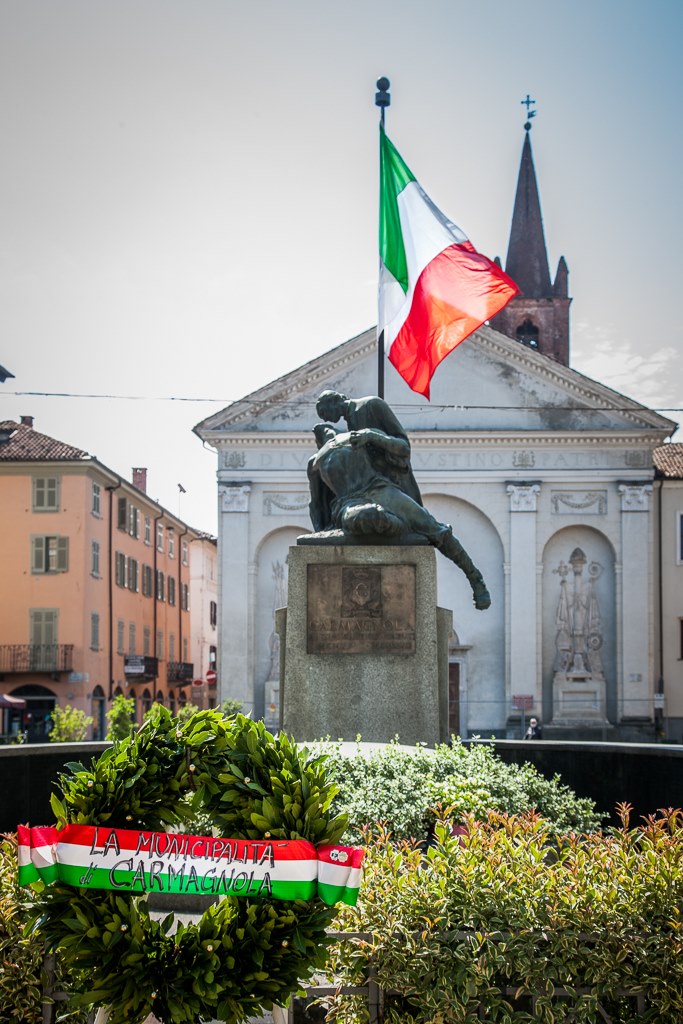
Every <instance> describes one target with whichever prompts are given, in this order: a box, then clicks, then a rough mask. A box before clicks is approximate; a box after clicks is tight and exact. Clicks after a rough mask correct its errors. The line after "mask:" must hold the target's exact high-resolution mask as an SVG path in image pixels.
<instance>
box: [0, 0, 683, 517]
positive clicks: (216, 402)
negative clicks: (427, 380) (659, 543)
mask: <svg viewBox="0 0 683 1024" xmlns="http://www.w3.org/2000/svg"><path fill="white" fill-rule="evenodd" d="M682 38H683V3H681V2H680V0H650V2H648V3H647V4H646V3H644V2H642V0H573V2H572V3H571V4H560V3H558V2H552V0H545V2H529V0H514V2H510V0H489V2H487V3H478V4H473V3H471V0H421V3H420V4H415V3H408V2H406V0H393V2H392V3H391V4H380V3H372V2H371V0H345V2H344V3H343V4H342V3H332V2H328V0H315V2H313V0H290V2H289V3H283V2H282V0H259V2H258V3H245V2H240V3H238V2H236V0H191V2H190V0H40V2H39V0H0V140H1V143H2V154H3V155H2V159H1V160H0V364H2V365H3V366H5V367H6V368H7V369H9V370H10V371H11V372H12V373H13V374H14V375H15V378H14V379H13V380H12V379H9V380H7V381H6V382H5V384H0V419H17V418H19V416H21V415H33V416H34V420H35V422H34V425H35V429H37V430H39V431H41V432H43V433H46V434H49V435H51V436H52V437H56V438H58V439H60V440H62V441H66V442H68V443H70V444H72V445H75V446H77V447H79V448H83V449H85V450H87V451H89V452H90V453H91V454H93V455H95V456H96V457H97V458H98V459H99V460H100V461H101V462H103V463H104V464H105V465H107V466H108V467H109V468H111V469H113V470H115V471H117V472H120V473H121V474H122V475H124V476H128V478H129V479H130V471H131V468H132V467H133V466H145V467H147V469H148V492H149V493H150V495H151V496H152V497H153V498H155V499H157V500H158V501H160V502H161V503H162V504H163V505H164V506H165V507H166V508H168V509H169V510H170V511H172V512H174V513H176V514H180V515H181V516H182V518H183V519H185V520H186V521H187V522H189V523H190V525H192V526H194V527H196V528H198V529H202V530H207V531H209V532H215V531H216V482H215V474H216V456H215V453H214V452H213V450H212V449H209V448H205V447H204V446H203V445H202V442H201V441H200V440H199V438H198V437H197V436H196V435H195V434H194V433H192V427H193V426H194V425H195V424H197V423H198V422H199V421H200V420H202V419H204V418H205V417H207V416H209V415H211V414H213V413H215V412H217V411H219V410H220V409H221V408H223V407H224V406H225V405H227V404H228V403H229V402H230V401H233V400H235V399H238V398H240V397H242V396H243V395H245V394H247V393H249V392H251V391H253V390H255V389H256V388H259V387H261V386H263V385H265V384H267V383H268V382H269V381H271V380H273V379H275V378H277V377H279V376H281V375H282V374H285V373H287V372H288V371H290V370H293V369H295V368H296V367H297V366H299V365H301V364H302V363H304V362H306V361H307V360H309V359H313V358H316V357H317V356H319V355H321V354H322V353H324V352H326V351H328V350H329V349H332V348H334V347H335V346H336V345H338V344H341V343H342V342H343V341H345V340H346V339H347V338H350V337H352V336H354V335H356V334H358V333H360V332H361V331H364V330H366V329H367V328H369V327H371V326H373V325H374V324H375V323H376V318H377V312H376V293H377V260H378V256H377V198H378V166H377V165H378V150H377V123H378V111H377V108H376V107H375V105H374V96H375V91H376V87H375V83H376V80H377V78H378V77H380V76H382V75H385V76H387V77H388V78H389V79H390V81H391V95H392V104H391V107H390V108H389V110H388V111H387V121H386V124H387V132H388V134H389V136H390V137H391V139H392V141H393V142H394V144H395V145H396V146H397V148H398V149H399V151H400V152H401V154H402V156H403V157H404V159H405V160H406V162H407V163H408V165H409V166H410V168H411V169H412V171H413V172H414V173H415V174H416V176H417V178H418V180H419V181H420V183H421V184H422V186H423V187H424V188H425V189H426V191H427V192H428V193H429V194H430V196H431V197H432V199H433V200H434V201H435V203H436V204H437V205H438V206H439V207H440V208H441V209H442V210H443V211H444V212H445V213H446V214H447V215H448V216H449V217H450V218H451V219H452V220H454V221H455V222H456V223H457V224H459V225H460V226H461V227H462V228H463V229H464V231H465V232H466V233H467V235H468V236H469V237H470V239H471V240H472V242H473V244H474V245H475V247H476V248H477V249H479V250H480V251H481V252H483V253H485V254H487V255H488V256H490V257H494V256H496V255H500V256H501V257H502V258H503V260H504V258H505V254H506V251H507V242H508V235H509V228H510V218H511V214H512V204H513V200H514V191H515V185H516V180H517V172H518V169H519V160H520V156H521V148H522V143H523V137H524V130H523V124H524V121H525V107H524V106H523V105H522V104H521V100H522V99H523V98H524V97H526V96H527V95H530V96H531V97H532V98H533V99H534V100H535V101H536V110H537V115H536V117H535V119H534V121H533V129H532V145H533V152H534V161H535V165H536V172H537V176H538V181H539V189H540V194H541V205H542V210H543V218H544V225H545V232H546V242H547V246H548V253H549V259H550V268H551V274H552V275H553V276H554V273H555V269H556V267H557V261H558V259H559V257H560V256H562V255H564V256H565V258H566V260H567V263H568V265H569V272H570V278H569V287H570V294H571V295H572V296H573V304H572V309H571V318H572V319H571V324H572V328H571V365H572V366H573V367H574V368H575V369H577V370H580V371H581V372H582V373H586V374H588V375H589V376H591V377H593V378H594V379H596V380H599V381H601V382H602V383H604V384H607V385H609V386H610V387H613V388H615V389H616V390H618V391H620V392H622V393H624V394H626V395H628V396H629V397H631V398H633V399H636V400H637V401H640V402H642V403H643V404H645V405H648V406H650V407H651V408H658V409H672V408H673V409H681V407H683V373H682V372H681V364H682V362H683V316H681V312H680V295H681V284H680V276H681V275H680V250H681V236H682V231H681V229H682V227H683V199H682V195H683V188H682V186H681V180H682V173H681V172H682V167H683V119H682V118H681V113H680V112H681V107H682V106H683V64H682V63H681V60H680V41H681V39H682ZM85 395H94V396H112V397H72V396H85ZM665 415H667V416H669V418H671V419H675V420H677V421H681V422H683V413H681V412H677V413H674V412H667V413H665ZM675 439H678V437H677V436H676V437H675ZM680 439H681V440H683V436H682V437H681V438H680ZM178 484H182V486H183V488H184V493H183V492H181V491H180V489H179V487H178Z"/></svg>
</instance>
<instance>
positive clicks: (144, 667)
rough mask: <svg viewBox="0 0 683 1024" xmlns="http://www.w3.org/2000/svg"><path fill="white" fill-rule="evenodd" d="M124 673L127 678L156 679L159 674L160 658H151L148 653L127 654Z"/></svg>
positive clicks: (124, 660)
mask: <svg viewBox="0 0 683 1024" xmlns="http://www.w3.org/2000/svg"><path fill="white" fill-rule="evenodd" d="M123 674H124V675H125V677H126V679H156V678H157V676H158V675H159V659H158V658H150V657H149V655H147V654H126V655H125V657H124V659H123Z"/></svg>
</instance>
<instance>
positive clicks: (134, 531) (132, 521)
mask: <svg viewBox="0 0 683 1024" xmlns="http://www.w3.org/2000/svg"><path fill="white" fill-rule="evenodd" d="M128 533H129V534H130V535H131V537H139V536H140V509H139V508H136V507H135V505H129V506H128Z"/></svg>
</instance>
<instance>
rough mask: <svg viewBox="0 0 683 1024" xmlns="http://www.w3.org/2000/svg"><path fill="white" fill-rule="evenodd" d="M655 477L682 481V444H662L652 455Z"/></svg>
mask: <svg viewBox="0 0 683 1024" xmlns="http://www.w3.org/2000/svg"><path fill="white" fill-rule="evenodd" d="M652 458H653V461H654V464H655V470H656V472H657V476H663V477H669V479H671V480H683V444H663V445H662V446H661V448H655V450H654V452H653V453H652Z"/></svg>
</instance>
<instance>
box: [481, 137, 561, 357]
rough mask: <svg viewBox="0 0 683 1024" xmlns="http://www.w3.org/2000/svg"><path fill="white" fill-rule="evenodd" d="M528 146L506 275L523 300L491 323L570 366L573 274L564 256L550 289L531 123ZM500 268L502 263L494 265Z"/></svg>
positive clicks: (511, 304) (514, 301) (524, 152)
mask: <svg viewBox="0 0 683 1024" xmlns="http://www.w3.org/2000/svg"><path fill="white" fill-rule="evenodd" d="M524 128H525V136H524V146H523V147H522V160H521V163H520V166H519V178H518V180H517V194H516V196H515V207H514V210H513V213H512V226H511V228H510V242H509V245H508V253H507V260H506V263H505V272H506V273H507V274H509V275H510V277H511V278H512V279H513V281H516V282H517V284H518V285H519V287H520V289H521V294H520V295H517V296H515V298H513V299H511V300H510V302H508V304H507V306H506V307H505V308H504V309H503V310H501V312H500V313H498V315H497V316H495V317H494V318H493V319H492V320H491V326H492V327H495V329H496V330H497V331H500V332H501V334H507V335H508V337H510V338H515V339H516V340H517V341H520V342H521V343H522V344H523V345H528V346H529V347H530V348H535V349H537V350H538V351H539V352H542V353H543V354H544V355H546V356H551V357H552V358H553V359H557V361H558V362H559V363H564V364H565V366H568V365H569V305H570V303H571V301H572V300H571V299H570V298H569V294H568V285H569V271H568V269H567V264H566V262H565V258H564V256H561V257H560V261H559V263H558V265H557V273H556V274H555V281H554V283H551V280H550V270H549V267H548V252H547V249H546V245H545V235H544V233H543V218H542V216H541V201H540V199H539V195H538V184H537V182H536V171H535V169H534V159H533V156H532V153H531V140H530V137H529V131H530V128H531V124H530V122H528V121H527V123H526V124H525V126H524ZM496 262H497V263H498V264H500V260H499V259H496Z"/></svg>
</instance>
